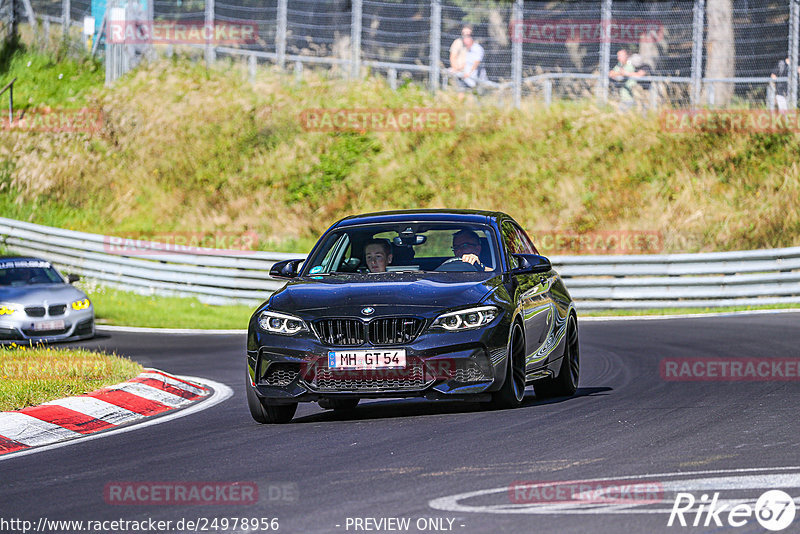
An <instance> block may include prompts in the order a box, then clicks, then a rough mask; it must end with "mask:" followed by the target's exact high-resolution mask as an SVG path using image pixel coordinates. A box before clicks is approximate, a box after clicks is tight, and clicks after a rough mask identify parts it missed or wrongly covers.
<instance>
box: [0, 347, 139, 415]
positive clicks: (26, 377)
mask: <svg viewBox="0 0 800 534" xmlns="http://www.w3.org/2000/svg"><path fill="white" fill-rule="evenodd" d="M141 371H142V366H141V365H139V364H138V363H135V362H133V361H131V360H129V359H127V358H121V357H119V356H117V355H115V354H105V353H100V352H92V351H89V350H85V349H60V348H51V347H43V346H36V347H26V346H17V345H11V346H0V411H5V410H18V409H21V408H24V407H26V406H33V405H37V404H41V403H43V402H47V401H49V400H53V399H59V398H62V397H69V396H72V395H80V394H83V393H88V392H90V391H94V390H95V389H98V388H101V387H103V386H109V385H113V384H117V383H119V382H124V381H125V380H129V379H131V378H133V377H134V376H136V375H138V374H139V373H140V372H141Z"/></svg>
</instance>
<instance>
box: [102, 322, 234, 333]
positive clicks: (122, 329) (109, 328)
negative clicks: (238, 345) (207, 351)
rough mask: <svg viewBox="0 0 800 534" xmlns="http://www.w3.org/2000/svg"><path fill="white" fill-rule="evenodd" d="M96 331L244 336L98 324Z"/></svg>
mask: <svg viewBox="0 0 800 534" xmlns="http://www.w3.org/2000/svg"><path fill="white" fill-rule="evenodd" d="M95 328H96V329H97V330H100V331H106V332H132V333H137V334H209V335H215V336H230V335H234V334H236V335H239V334H241V335H246V334H247V329H244V330H204V329H202V328H150V327H145V326H112V325H108V324H99V325H97V326H96V327H95Z"/></svg>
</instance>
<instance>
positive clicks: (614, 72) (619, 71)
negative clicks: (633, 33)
mask: <svg viewBox="0 0 800 534" xmlns="http://www.w3.org/2000/svg"><path fill="white" fill-rule="evenodd" d="M635 72H636V67H634V66H633V64H632V63H631V60H630V56H628V51H627V50H625V49H624V48H621V49H620V50H619V51H618V52H617V64H616V66H614V68H613V69H611V71H610V72H609V73H608V77H609V78H611V79H612V80H613V81H614V85H615V86H616V87H618V88H619V101H620V110H622V111H626V110H629V109H631V108H632V107H633V105H634V103H635V102H634V100H633V88H634V87H636V80H634V79H633V78H632V77H631V75H633V74H634V73H635Z"/></svg>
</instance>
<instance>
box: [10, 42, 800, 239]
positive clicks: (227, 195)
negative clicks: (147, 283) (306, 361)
mask: <svg viewBox="0 0 800 534" xmlns="http://www.w3.org/2000/svg"><path fill="white" fill-rule="evenodd" d="M29 62H30V64H29ZM6 68H7V72H6V73H4V75H3V79H6V78H10V77H12V76H18V78H19V80H18V82H17V85H16V86H15V101H16V102H17V105H18V106H19V105H20V104H21V105H22V107H23V108H26V109H27V110H28V111H27V112H28V113H35V112H36V111H37V110H42V109H43V108H45V107H46V106H49V107H50V108H52V109H60V108H81V107H87V106H88V107H91V108H97V109H101V110H102V113H103V115H104V117H105V118H104V126H103V128H102V129H101V130H100V131H98V132H96V133H93V134H76V133H49V132H29V131H28V132H20V131H4V132H3V133H2V137H0V213H2V215H3V216H6V217H13V218H17V219H22V220H29V221H33V222H38V223H42V224H49V225H54V226H61V227H65V228H74V229H80V230H84V231H90V232H98V233H105V234H115V233H129V232H142V233H145V234H147V233H156V232H165V231H180V232H206V233H214V232H245V231H254V232H256V233H257V234H258V236H259V238H260V242H259V248H261V249H267V250H284V251H305V250H307V249H308V247H310V245H311V244H312V243H313V241H314V240H315V239H316V237H317V236H318V235H319V233H320V232H322V231H323V230H324V229H325V228H327V227H328V226H329V225H330V224H331V223H333V222H334V221H336V220H337V219H339V218H341V217H343V216H345V215H348V214H351V213H356V212H366V211H373V210H384V209H395V208H443V207H450V208H480V209H500V210H503V211H506V212H508V213H510V214H511V215H512V216H514V217H515V218H517V219H518V220H519V221H520V222H521V223H522V224H523V226H524V227H526V228H527V229H529V230H530V232H531V233H532V234H533V235H534V236H536V235H537V234H541V233H542V232H552V231H554V230H556V231H575V232H597V231H601V232H602V231H618V230H640V231H650V232H652V231H657V232H661V233H662V235H663V236H664V244H665V249H666V250H667V251H688V252H691V251H711V250H733V249H750V248H761V247H780V246H791V245H800V211H799V210H798V209H797V207H798V206H800V164H799V163H798V159H797V155H798V154H800V135H798V134H792V133H789V134H743V133H733V134H719V133H710V132H706V133H702V132H700V133H698V132H693V133H680V134H676V133H669V132H665V131H663V129H662V127H661V124H660V122H659V119H658V116H657V115H649V116H642V115H640V114H636V113H630V114H619V113H617V112H616V111H614V110H613V109H611V108H602V107H598V106H596V105H595V104H593V103H592V102H563V103H559V104H556V105H553V106H552V107H550V108H546V107H544V106H543V105H542V104H540V103H537V102H533V101H531V102H524V104H523V106H522V109H520V110H514V109H501V108H498V107H497V106H496V105H495V102H496V98H495V97H487V99H486V100H482V101H479V102H476V101H469V100H468V101H465V102H459V101H458V100H457V99H456V98H455V97H454V95H452V94H440V95H438V96H435V97H434V96H432V95H430V94H429V93H427V92H426V91H425V90H424V89H423V88H420V87H417V86H414V85H410V84H409V85H406V86H404V87H402V88H401V89H399V90H398V91H392V90H391V89H390V88H389V87H388V86H387V85H386V83H385V82H384V81H383V80H381V79H379V78H368V79H365V80H364V81H361V82H358V83H348V82H346V81H344V80H343V79H342V78H341V77H337V76H336V75H331V76H330V77H326V76H325V75H324V74H322V73H313V72H308V71H307V72H306V74H305V78H304V81H303V82H302V83H297V82H296V81H295V78H294V76H293V75H284V74H281V73H278V72H277V71H275V70H270V69H266V68H264V69H261V70H259V73H258V75H257V76H256V78H255V79H254V80H252V81H251V80H249V78H248V76H247V73H246V69H244V68H243V67H242V66H240V65H237V64H224V63H221V64H220V65H219V66H218V67H215V68H214V69H212V70H207V69H206V68H205V67H203V66H202V65H198V64H195V63H192V62H190V61H187V60H164V61H161V62H158V63H154V64H151V65H149V66H146V67H143V68H140V69H138V70H136V71H135V72H133V73H131V74H130V75H128V76H126V77H125V78H123V79H122V80H120V81H119V82H118V83H117V84H115V85H114V86H113V87H111V88H105V87H103V79H102V68H98V65H97V64H96V63H95V62H92V61H87V60H84V61H76V60H66V59H65V60H61V61H55V60H54V59H53V58H52V57H50V56H47V55H43V54H35V53H27V52H24V51H22V52H18V53H17V54H16V55H15V56H13V57H12V58H11V60H10V62H8V65H7V66H6ZM314 108H361V109H363V108H371V109H376V108H437V109H446V110H453V114H454V116H455V127H454V128H452V129H449V130H447V131H438V130H437V131H422V132H374V131H364V132H347V133H327V132H315V131H307V129H305V128H304V127H303V122H302V120H301V114H302V113H303V112H304V111H305V110H308V109H314ZM544 252H545V253H547V252H548V251H547V250H544Z"/></svg>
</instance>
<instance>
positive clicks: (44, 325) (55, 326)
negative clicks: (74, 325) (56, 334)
mask: <svg viewBox="0 0 800 534" xmlns="http://www.w3.org/2000/svg"><path fill="white" fill-rule="evenodd" d="M63 328H64V320H63V319H60V320H58V321H42V322H41V323H33V329H34V330H36V331H37V332H38V331H41V330H63Z"/></svg>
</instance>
